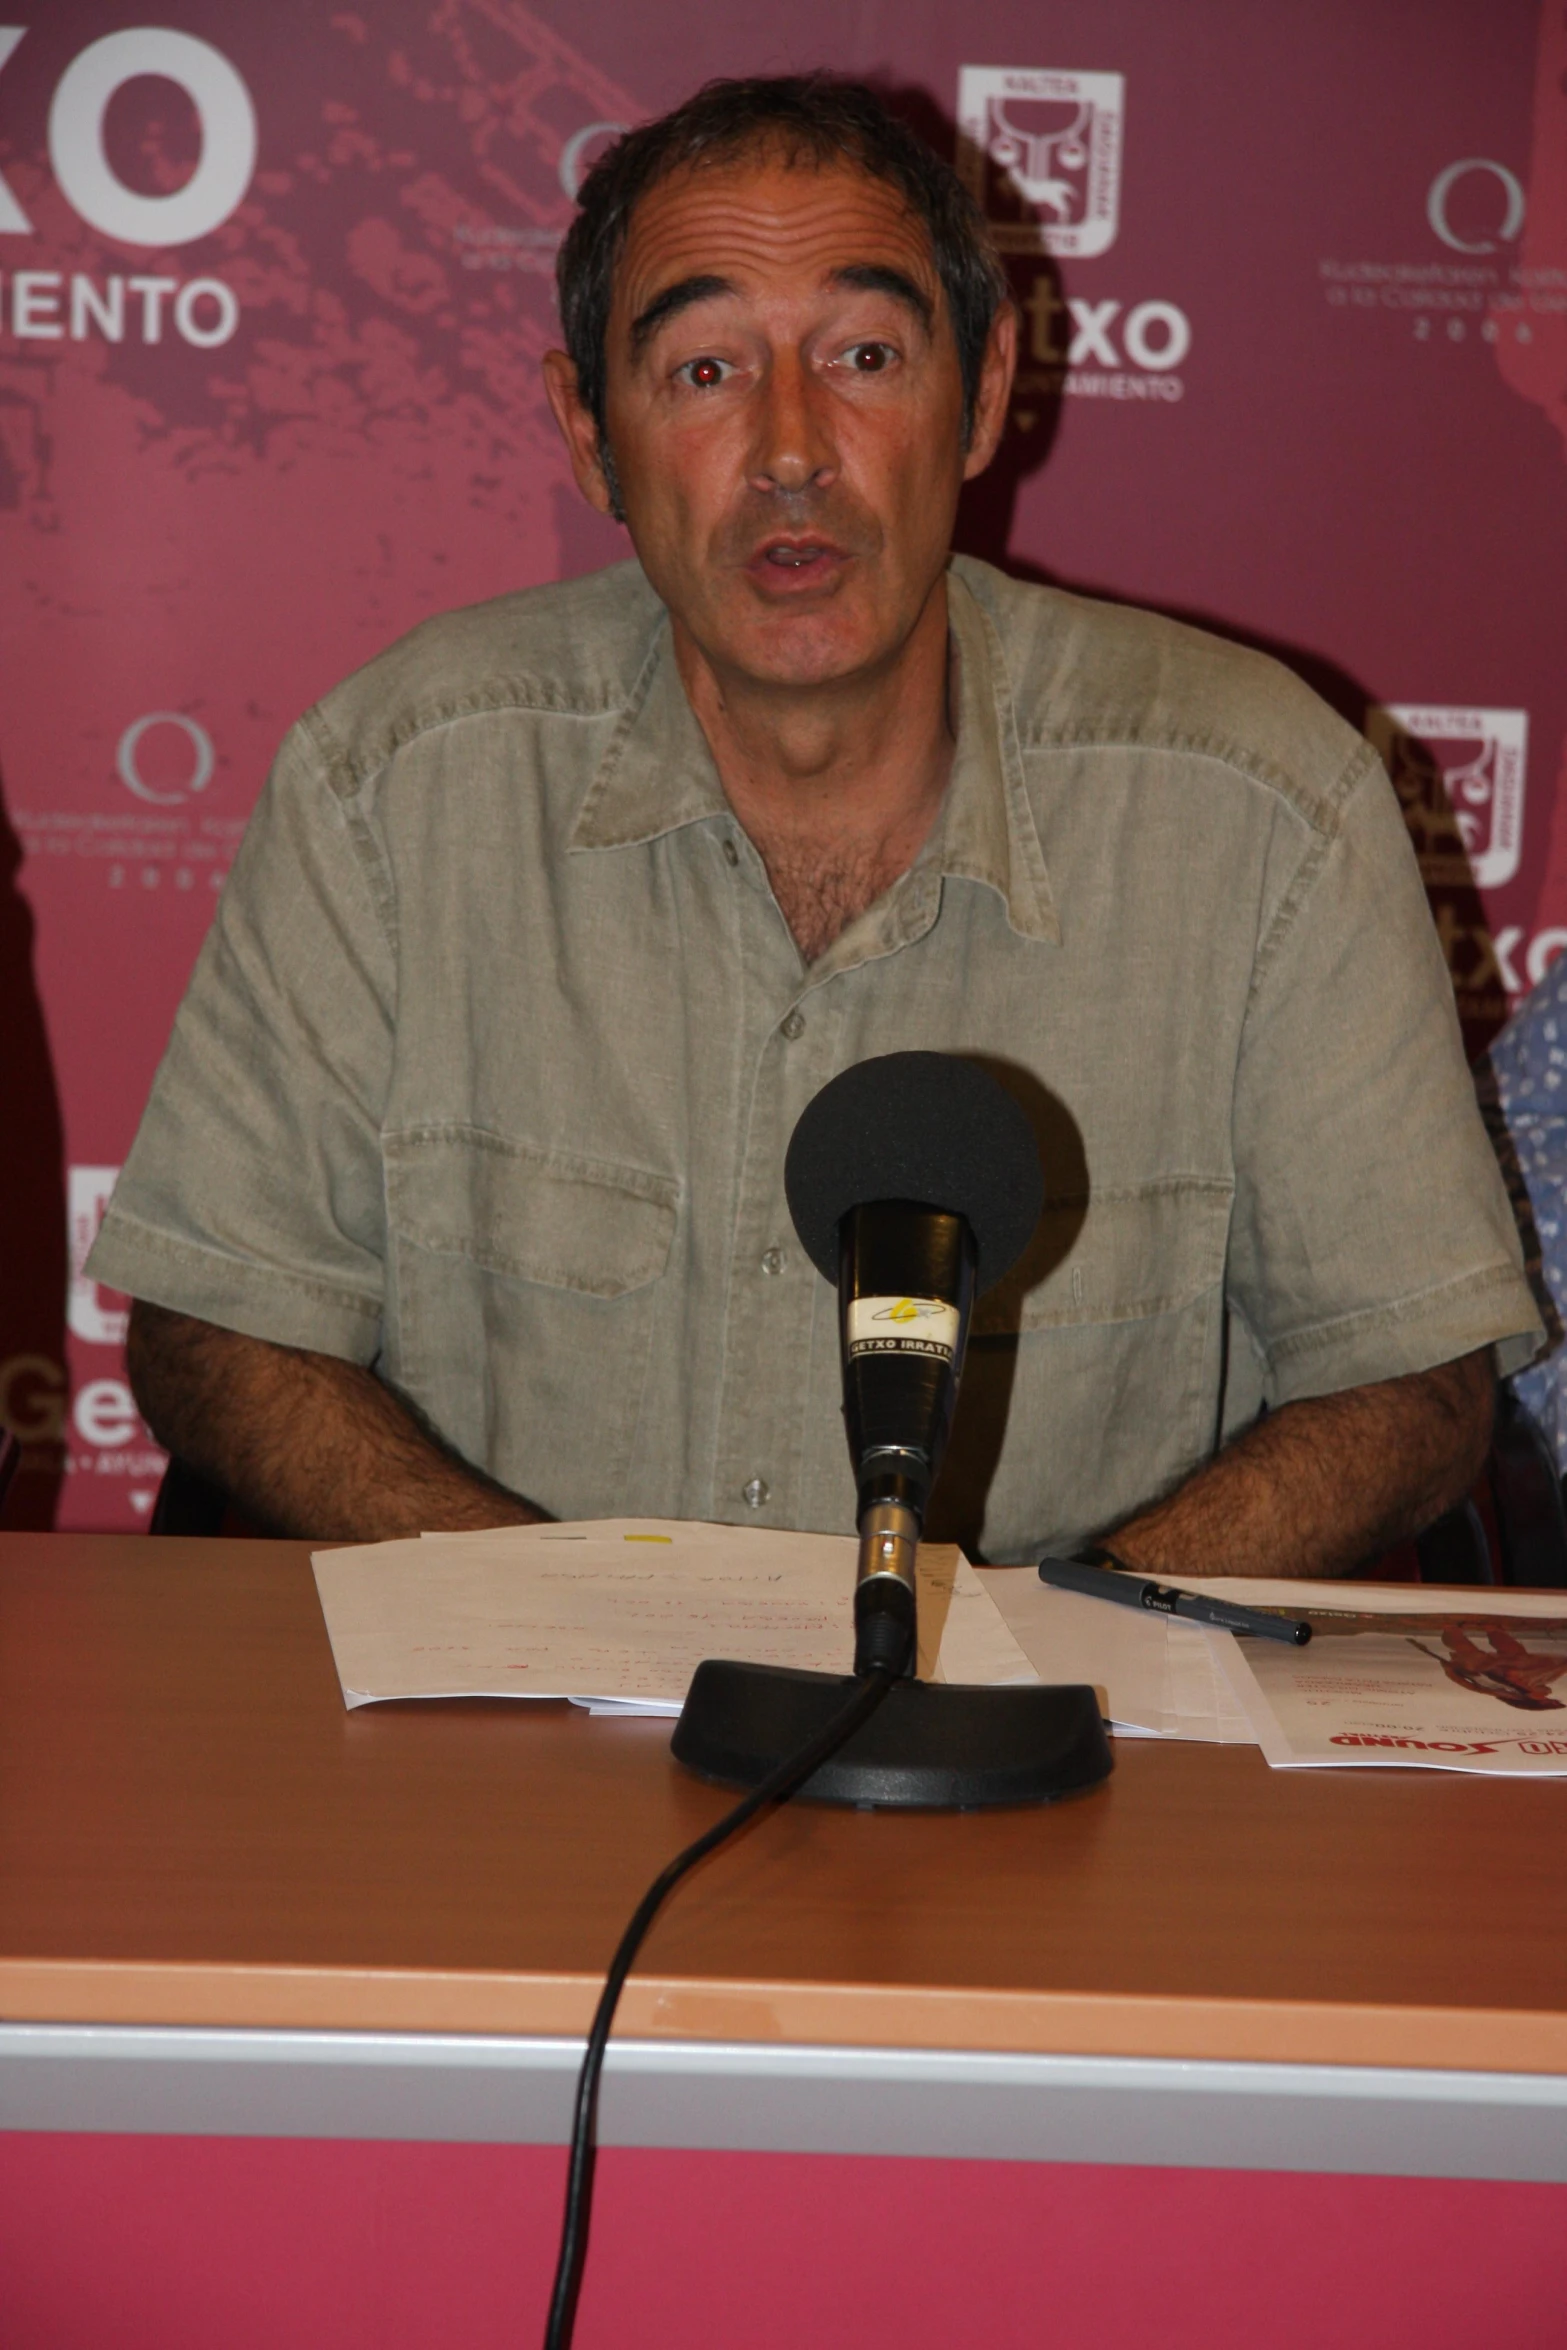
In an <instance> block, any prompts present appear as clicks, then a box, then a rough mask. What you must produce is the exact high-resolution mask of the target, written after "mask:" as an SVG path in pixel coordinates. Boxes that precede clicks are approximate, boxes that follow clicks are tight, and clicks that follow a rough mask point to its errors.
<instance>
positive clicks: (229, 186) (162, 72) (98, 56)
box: [0, 25, 258, 245]
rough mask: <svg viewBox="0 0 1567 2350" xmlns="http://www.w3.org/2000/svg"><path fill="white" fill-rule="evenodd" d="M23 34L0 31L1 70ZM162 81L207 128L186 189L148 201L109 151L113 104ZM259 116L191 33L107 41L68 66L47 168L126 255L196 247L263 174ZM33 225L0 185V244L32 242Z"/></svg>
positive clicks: (142, 30) (146, 33)
mask: <svg viewBox="0 0 1567 2350" xmlns="http://www.w3.org/2000/svg"><path fill="white" fill-rule="evenodd" d="M26 32H27V27H26V26H25V25H0V67H3V66H4V65H5V64H6V63H7V61H8V60H9V59H10V58H11V56H12V55H13V54H14V53H15V50H16V48H17V45H18V43H19V42H20V41H21V40H22V39H23V37H24V35H25V34H26ZM143 74H156V75H159V76H161V77H162V79H163V80H165V81H171V82H175V83H177V84H178V85H179V87H180V88H181V89H182V90H183V91H184V93H185V95H186V97H187V98H188V99H189V100H190V102H191V104H192V106H193V107H194V108H195V110H196V117H197V120H198V121H199V123H200V125H201V160H200V162H199V163H198V164H197V166H196V169H195V170H194V171H193V172H192V174H191V176H190V178H189V179H188V180H187V181H186V183H185V185H184V187H182V188H176V189H175V190H174V191H173V192H172V193H171V194H169V195H167V196H143V195H139V194H138V193H137V192H136V190H135V189H134V188H128V187H127V186H126V185H125V183H124V181H123V180H121V179H119V178H118V177H117V176H116V174H115V172H114V170H113V168H112V166H111V165H110V162H109V159H108V156H107V154H106V153H105V151H104V143H103V125H104V117H105V115H106V113H107V112H108V108H109V103H110V101H111V99H112V98H113V97H114V96H115V94H116V92H117V91H119V90H121V89H123V87H124V86H125V84H126V83H127V82H131V81H135V80H136V79H137V78H138V77H139V76H141V75H143ZM257 144H258V141H257V131H256V110H255V107H254V106H253V105H252V104H251V99H250V92H249V90H248V89H247V88H246V87H245V84H244V82H243V80H242V79H241V78H240V76H239V74H238V73H237V72H236V71H235V69H234V67H233V66H232V65H230V63H229V61H228V59H227V58H226V57H225V56H223V55H222V53H221V52H220V51H219V50H217V49H214V48H213V47H212V45H211V43H210V42H208V41H200V40H198V39H197V38H196V36H195V35H194V34H193V33H180V32H175V31H173V30H172V29H170V28H169V27H166V26H162V25H137V26H134V27H132V28H129V29H127V30H126V31H124V32H118V33H105V34H104V36H103V38H102V39H101V40H98V41H93V42H91V43H89V45H88V47H87V48H85V49H84V50H83V51H82V52H81V54H80V56H78V57H77V58H75V59H74V60H73V62H72V63H71V64H70V65H68V66H67V67H66V69H65V71H64V73H63V74H62V75H61V76H60V79H59V82H58V84H57V86H56V88H55V93H54V100H53V103H52V104H51V106H50V108H49V161H50V163H51V164H52V166H53V168H54V176H55V179H56V180H57V182H58V183H59V187H60V191H61V193H62V195H64V197H65V198H66V200H67V202H68V203H69V204H70V206H71V208H72V210H73V211H75V212H77V213H79V214H80V216H81V218H82V219H83V220H85V221H86V222H87V223H88V225H89V227H91V228H95V229H98V230H100V231H101V232H102V233H103V235H104V236H106V237H115V238H117V239H119V240H120V242H121V243H123V244H127V245H189V244H193V243H194V242H195V240H196V239H197V238H198V237H205V236H209V235H210V234H211V232H212V231H213V230H214V229H215V228H218V227H220V226H221V225H222V223H223V222H224V221H225V220H227V219H228V217H229V215H230V213H231V212H233V211H234V210H235V208H236V206H238V205H239V204H240V203H241V201H242V200H243V198H244V195H245V191H246V189H247V188H248V187H249V186H250V182H251V177H252V174H253V173H254V171H255V168H256V150H257ZM33 233H34V231H33V224H32V222H31V221H30V220H29V219H28V217H27V214H26V213H25V212H24V211H23V209H22V207H21V205H20V204H19V203H18V202H17V199H16V196H15V193H14V191H13V190H12V189H11V188H10V187H8V186H7V184H6V182H5V181H4V180H3V179H0V234H6V235H10V236H30V235H32V234H33Z"/></svg>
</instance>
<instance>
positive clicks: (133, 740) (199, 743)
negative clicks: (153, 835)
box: [114, 710, 216, 808]
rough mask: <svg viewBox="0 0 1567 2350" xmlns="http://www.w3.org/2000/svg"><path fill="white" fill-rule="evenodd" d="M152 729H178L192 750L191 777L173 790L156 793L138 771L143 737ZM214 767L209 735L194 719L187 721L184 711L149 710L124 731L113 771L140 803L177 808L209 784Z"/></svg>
mask: <svg viewBox="0 0 1567 2350" xmlns="http://www.w3.org/2000/svg"><path fill="white" fill-rule="evenodd" d="M155 726H175V727H178V729H179V731H180V732H181V734H183V735H184V736H185V737H186V739H187V740H188V742H189V744H190V747H191V771H190V774H189V776H188V777H187V779H186V781H185V783H184V784H183V785H182V786H180V787H178V788H177V789H175V790H172V791H159V790H158V789H157V787H156V785H154V784H152V783H150V782H149V781H148V779H147V778H146V776H144V775H143V774H142V771H141V766H140V762H139V754H140V751H141V745H142V738H143V736H144V735H146V734H149V733H150V732H151V730H152V729H153V727H155ZM215 764H216V758H215V754H214V752H213V748H212V737H211V735H210V734H208V732H207V730H206V728H205V727H204V726H198V725H197V724H196V721H195V719H194V718H187V717H186V715H185V713H184V711H183V710H149V711H148V712H147V715H146V717H145V718H138V719H136V720H135V721H134V722H133V723H132V724H131V725H129V726H128V727H127V728H126V729H125V732H124V733H123V734H122V735H121V737H120V743H119V749H118V750H117V751H116V753H115V757H114V766H115V772H116V774H117V775H118V776H119V779H120V781H121V782H122V783H123V784H124V786H125V788H126V790H127V791H133V792H134V793H135V794H136V797H137V798H138V799H139V800H147V801H150V802H151V804H152V806H153V807H155V808H177V807H179V806H180V805H181V804H182V803H183V802H184V801H186V800H190V799H194V798H195V796H196V794H197V793H198V792H202V791H205V790H206V788H207V786H208V784H209V783H210V782H211V781H212V770H213V767H214V765H215Z"/></svg>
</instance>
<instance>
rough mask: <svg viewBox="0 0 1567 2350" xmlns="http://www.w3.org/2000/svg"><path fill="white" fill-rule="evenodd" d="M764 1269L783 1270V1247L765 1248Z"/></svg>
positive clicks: (777, 1271) (772, 1271)
mask: <svg viewBox="0 0 1567 2350" xmlns="http://www.w3.org/2000/svg"><path fill="white" fill-rule="evenodd" d="M762 1271H763V1272H764V1273H781V1272H782V1271H783V1250H782V1249H781V1248H764V1249H763V1251H762Z"/></svg>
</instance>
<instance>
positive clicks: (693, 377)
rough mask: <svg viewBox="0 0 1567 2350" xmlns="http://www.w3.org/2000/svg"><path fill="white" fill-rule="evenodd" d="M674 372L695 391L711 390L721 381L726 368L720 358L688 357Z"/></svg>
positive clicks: (726, 370) (726, 371)
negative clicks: (682, 365)
mask: <svg viewBox="0 0 1567 2350" xmlns="http://www.w3.org/2000/svg"><path fill="white" fill-rule="evenodd" d="M675 373H676V374H677V375H678V376H679V377H680V378H681V381H682V382H684V383H688V384H690V385H691V386H692V387H693V389H695V390H696V391H699V392H711V391H714V390H716V388H717V386H718V385H719V384H721V383H722V382H723V380H724V377H725V375H726V374H727V373H728V369H727V367H726V365H725V363H724V361H723V360H722V359H688V360H687V361H686V363H685V365H684V367H678V368H676V370H675Z"/></svg>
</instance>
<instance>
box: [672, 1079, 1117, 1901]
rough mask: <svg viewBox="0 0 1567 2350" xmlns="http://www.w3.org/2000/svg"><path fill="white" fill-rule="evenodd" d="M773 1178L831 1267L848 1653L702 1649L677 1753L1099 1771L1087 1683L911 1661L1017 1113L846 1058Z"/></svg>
mask: <svg viewBox="0 0 1567 2350" xmlns="http://www.w3.org/2000/svg"><path fill="white" fill-rule="evenodd" d="M784 1191H785V1195H786V1197H787V1199H788V1202H789V1212H790V1214H791V1216H792V1217H793V1218H794V1228H795V1230H796V1232H797V1233H798V1234H799V1236H800V1245H801V1246H802V1248H803V1249H804V1250H805V1253H806V1255H807V1256H808V1257H809V1258H810V1260H811V1262H812V1264H813V1265H815V1267H816V1269H817V1271H818V1272H819V1273H821V1274H823V1275H824V1276H825V1278H826V1279H827V1280H829V1281H832V1282H835V1283H836V1284H837V1288H838V1301H839V1329H840V1336H841V1343H842V1356H843V1410H844V1426H845V1430H846V1432H847V1434H848V1439H849V1455H850V1458H851V1460H852V1461H853V1463H854V1479H855V1487H856V1493H857V1513H858V1523H859V1533H860V1549H859V1563H858V1572H857V1577H856V1582H855V1592H854V1625H855V1643H854V1674H853V1676H850V1675H847V1674H838V1673H811V1672H803V1671H800V1670H798V1669H796V1668H794V1667H791V1666H787V1665H763V1664H755V1663H751V1662H748V1661H746V1660H744V1659H740V1658H734V1657H707V1658H705V1659H704V1660H703V1662H702V1663H701V1664H699V1665H698V1666H697V1669H696V1671H695V1673H694V1674H693V1675H692V1679H691V1686H690V1688H689V1689H688V1690H687V1692H686V1701H685V1704H684V1705H683V1706H682V1708H681V1712H680V1719H679V1721H678V1722H677V1723H676V1725H675V1729H674V1734H673V1736H672V1737H671V1739H670V1742H669V1743H670V1751H671V1753H672V1754H673V1755H674V1757H675V1759H676V1761H677V1762H680V1763H683V1764H684V1765H685V1767H686V1769H687V1770H691V1771H695V1772H697V1773H698V1774H699V1775H700V1776H701V1777H702V1778H704V1779H712V1780H716V1781H717V1782H718V1783H719V1784H720V1785H721V1786H731V1787H749V1788H751V1789H752V1790H753V1801H754V1802H757V1803H759V1802H761V1801H763V1800H770V1799H772V1797H773V1796H775V1795H779V1794H781V1793H782V1792H785V1791H788V1792H792V1793H797V1794H798V1795H799V1796H800V1797H801V1798H802V1799H803V1800H805V1801H808V1802H813V1803H853V1804H858V1805H861V1806H865V1805H871V1806H882V1805H887V1806H892V1807H896V1808H906V1807H934V1808H937V1809H942V1810H961V1811H971V1810H973V1809H975V1808H976V1807H977V1806H980V1805H985V1804H994V1803H1051V1802H1054V1800H1055V1799H1056V1797H1057V1796H1060V1795H1065V1794H1068V1793H1069V1792H1071V1791H1073V1790H1074V1789H1077V1788H1081V1787H1092V1786H1095V1785H1097V1784H1098V1782H1099V1781H1100V1780H1101V1779H1104V1778H1106V1777H1108V1775H1109V1771H1110V1749H1109V1746H1108V1745H1107V1743H1106V1740H1105V1733H1104V1724H1103V1723H1102V1722H1101V1721H1100V1718H1099V1700H1098V1698H1097V1696H1096V1695H1095V1693H1094V1691H1093V1690H1092V1689H1091V1688H1089V1687H1088V1686H1087V1684H1086V1683H1082V1684H1080V1683H1075V1682H1074V1683H1071V1684H1060V1685H1058V1684H1056V1683H1053V1682H1052V1683H1041V1682H1037V1681H1035V1682H1017V1683H1009V1684H1007V1685H1006V1686H1005V1687H970V1686H968V1685H966V1684H964V1683H962V1682H951V1681H922V1680H920V1679H919V1678H918V1675H917V1673H916V1670H915V1668H916V1664H917V1659H918V1645H917V1640H916V1632H917V1628H918V1627H917V1624H916V1608H915V1579H914V1577H915V1556H916V1552H917V1549H918V1545H919V1538H920V1532H921V1529H922V1527H923V1525H924V1521H925V1510H926V1505H927V1503H928V1502H929V1499H930V1493H931V1488H932V1486H933V1485H934V1483H935V1480H936V1475H937V1472H938V1470H939V1469H940V1466H941V1457H942V1453H943V1451H944V1449H945V1446H946V1442H947V1435H948V1432H949V1430H950V1428H951V1426H952V1414H953V1410H954V1407H955V1405H956V1403H957V1396H958V1382H959V1380H960V1379H961V1377H962V1373H963V1352H964V1347H965V1345H966V1343H967V1340H968V1326H969V1316H970V1313H971V1312H972V1310H973V1305H974V1300H975V1299H976V1298H977V1297H980V1296H982V1295H983V1294H984V1292H985V1291H986V1290H987V1289H990V1288H993V1287H994V1285H995V1283H996V1282H998V1281H999V1280H1000V1279H1001V1278H1002V1276H1003V1274H1005V1273H1007V1272H1009V1271H1010V1270H1011V1268H1012V1266H1013V1265H1014V1264H1015V1263H1016V1261H1017V1259H1018V1258H1019V1257H1020V1256H1021V1255H1022V1253H1023V1250H1024V1249H1025V1248H1026V1247H1027V1245H1028V1241H1029V1236H1030V1234H1031V1233H1032V1232H1033V1230H1034V1227H1035V1225H1036V1224H1037V1223H1038V1221H1039V1212H1040V1208H1041V1205H1042V1204H1043V1198H1044V1180H1043V1177H1042V1175H1041V1172H1040V1166H1039V1155H1038V1152H1037V1151H1036V1149H1035V1147H1034V1137H1033V1133H1032V1130H1031V1128H1030V1126H1029V1123H1028V1120H1027V1118H1026V1117H1025V1116H1024V1114H1023V1112H1022V1110H1021V1109H1020V1108H1019V1106H1018V1104H1017V1103H1016V1102H1014V1101H1013V1099H1012V1097H1011V1095H1010V1094H1008V1093H1006V1092H1004V1091H1003V1089H1002V1087H1001V1086H999V1085H998V1084H997V1083H996V1080H995V1079H994V1078H993V1077H991V1076H990V1075H989V1074H988V1073H987V1072H986V1071H985V1070H984V1069H982V1068H981V1067H980V1066H979V1065H978V1064H977V1063H976V1062H973V1061H964V1060H959V1059H958V1058H956V1056H954V1055H950V1054H947V1053H888V1054H885V1055H884V1056H882V1057H881V1058H880V1059H877V1060H870V1061H860V1062H858V1063H857V1064H856V1065H855V1067H853V1068H852V1069H845V1070H844V1071H843V1073H842V1075H841V1076H838V1077H835V1078H833V1080H832V1081H831V1083H830V1084H828V1085H826V1086H824V1087H823V1089H822V1091H821V1092H820V1093H819V1094H818V1095H817V1096H816V1098H815V1100H814V1101H812V1102H810V1103H808V1104H807V1106H806V1109H805V1111H804V1113H803V1114H802V1116H801V1118H800V1122H799V1124H798V1125H797V1126H796V1128H795V1130H794V1134H793V1136H792V1138H791V1140H790V1143H789V1150H788V1156H787V1158H786V1161H785V1165H784ZM856 1690H858V1691H859V1692H860V1693H861V1695H862V1696H863V1698H864V1700H865V1710H864V1712H863V1714H857V1713H855V1711H854V1704H853V1701H854V1695H855V1692H856ZM846 1708H847V1709H848V1710H847V1711H845V1709H846ZM741 1816H745V1817H748V1816H749V1814H748V1813H747V1814H731V1820H734V1819H736V1818H738V1817H741ZM722 1833H723V1824H722V1823H721V1824H720V1826H719V1828H716V1829H712V1830H710V1831H709V1837H710V1838H711V1837H714V1836H718V1835H720V1834H722ZM692 1849H693V1853H695V1852H699V1851H705V1850H706V1849H707V1844H706V1843H703V1844H701V1845H699V1846H695V1847H693V1848H692ZM686 1857H687V1856H682V1861H681V1863H677V1864H676V1865H677V1866H682V1865H684V1860H685V1858H686ZM666 1874H667V1872H666Z"/></svg>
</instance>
